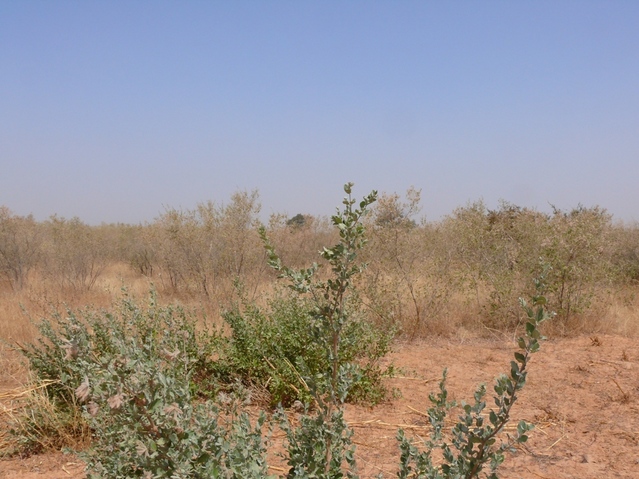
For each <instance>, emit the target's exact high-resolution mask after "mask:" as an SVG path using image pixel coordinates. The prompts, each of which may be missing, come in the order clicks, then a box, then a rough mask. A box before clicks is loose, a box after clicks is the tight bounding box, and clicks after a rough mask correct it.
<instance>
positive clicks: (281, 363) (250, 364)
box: [216, 291, 393, 406]
mask: <svg viewBox="0 0 639 479" xmlns="http://www.w3.org/2000/svg"><path fill="white" fill-rule="evenodd" d="M313 308H314V306H313V303H312V301H311V300H310V299H308V298H302V297H299V296H298V295H295V294H291V293H290V292H286V291H283V292H279V293H278V294H276V295H275V296H274V297H273V298H272V299H271V300H270V301H269V304H268V307H267V308H266V310H265V309H260V308H258V307H257V306H255V305H254V304H250V303H248V302H245V303H244V304H243V305H242V306H236V307H235V308H233V309H231V310H230V311H228V312H226V313H225V314H224V319H225V321H226V322H227V324H228V325H229V326H230V329H231V337H230V341H229V344H228V349H227V353H226V354H224V356H223V359H221V360H220V362H219V363H218V364H217V366H216V367H217V368H219V370H220V371H221V372H220V376H223V375H224V373H223V371H226V372H228V373H229V376H228V377H227V379H226V380H227V382H232V378H233V377H239V378H241V380H243V381H244V382H247V383H249V384H253V385H257V386H261V387H264V388H266V389H268V391H269V392H270V395H271V402H272V404H274V405H276V404H282V405H284V406H290V405H291V404H293V402H295V401H296V400H301V401H302V402H309V401H310V400H311V396H310V392H309V390H308V387H307V385H306V383H305V381H304V379H303V377H302V375H300V372H301V371H303V372H304V374H303V375H306V376H309V375H310V376H312V377H315V376H317V375H318V374H322V373H325V372H326V371H329V370H330V363H329V362H328V358H327V356H326V354H325V351H324V350H323V349H322V347H321V345H320V344H319V343H318V342H317V341H314V340H313V339H312V335H313V327H314V324H315V317H314V315H313ZM355 308H356V306H355V305H353V306H351V310H353V316H355ZM392 336H393V333H392V331H382V330H379V329H378V328H375V327H374V326H373V325H371V324H370V323H369V322H367V321H365V320H364V319H360V320H355V319H353V320H352V321H350V322H349V323H348V324H347V325H346V326H345V328H344V331H343V332H342V339H341V349H340V362H341V363H354V364H356V365H357V367H358V369H359V372H360V374H359V378H360V379H359V380H358V381H357V382H356V383H355V384H353V389H352V390H351V392H350V394H349V400H353V401H356V400H360V401H365V402H372V403H375V402H379V401H380V400H382V399H383V398H384V396H385V390H384V388H383V386H382V382H381V380H382V377H383V375H384V370H382V369H381V367H380V365H379V360H380V359H381V358H382V357H384V356H385V355H386V354H387V353H388V351H389V349H390V342H391V340H392Z"/></svg>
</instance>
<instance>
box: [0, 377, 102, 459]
mask: <svg viewBox="0 0 639 479" xmlns="http://www.w3.org/2000/svg"><path fill="white" fill-rule="evenodd" d="M49 384H51V381H32V382H29V383H28V385H27V386H22V387H19V388H14V389H11V390H6V391H3V392H1V393H0V425H2V427H0V456H4V455H15V454H19V455H21V456H29V455H32V454H38V453H42V452H53V451H60V450H61V449H62V448H64V447H68V448H73V449H82V448H84V447H86V446H87V445H88V444H89V442H90V440H91V431H90V430H89V428H88V426H87V424H86V422H85V421H84V419H83V418H82V416H81V412H80V409H79V408H77V407H74V408H68V410H67V411H62V410H61V409H60V408H59V407H57V406H56V405H55V404H54V403H53V401H52V400H51V398H50V397H49V395H48V394H47V390H46V387H47V386H48V385H49Z"/></svg>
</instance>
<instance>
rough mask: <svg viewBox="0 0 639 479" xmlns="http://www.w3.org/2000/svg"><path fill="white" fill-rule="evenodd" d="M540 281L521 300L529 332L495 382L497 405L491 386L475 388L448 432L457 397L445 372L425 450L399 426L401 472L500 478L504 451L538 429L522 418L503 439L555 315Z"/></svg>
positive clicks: (417, 476)
mask: <svg viewBox="0 0 639 479" xmlns="http://www.w3.org/2000/svg"><path fill="white" fill-rule="evenodd" d="M535 285H536V287H537V291H538V294H537V295H536V296H534V297H533V298H532V304H531V305H528V304H527V303H526V302H525V301H524V300H520V302H521V305H522V308H523V309H524V311H525V313H526V316H527V323H526V335H525V337H521V338H519V341H518V345H519V349H520V351H518V352H516V353H515V359H514V361H511V363H510V374H509V375H505V374H503V375H501V376H499V377H498V378H497V380H496V382H495V386H494V391H495V397H494V400H495V405H496V406H497V408H496V409H491V410H489V411H488V413H486V412H485V410H486V401H485V397H486V387H485V385H481V386H480V387H479V388H478V389H477V391H476V392H475V395H474V401H473V403H472V404H467V403H464V402H462V403H461V409H462V414H461V416H459V421H458V422H457V423H456V424H455V425H454V426H453V428H452V432H451V433H450V435H446V434H444V432H445V420H446V417H447V416H448V413H449V411H450V410H451V408H453V407H455V406H456V404H455V402H453V401H448V391H447V389H446V371H444V374H443V378H442V381H441V382H440V385H439V389H440V390H439V393H438V394H437V395H434V394H431V395H430V396H429V399H430V401H431V403H432V404H433V405H432V407H431V408H430V409H429V410H428V417H429V420H430V423H431V425H432V427H433V430H432V433H431V436H430V439H429V440H427V441H425V449H424V450H423V451H420V450H419V448H417V447H416V446H414V445H413V444H412V442H411V441H410V440H409V439H408V438H407V437H406V435H405V434H404V431H403V430H401V429H400V430H399V431H398V434H397V439H398V441H399V445H400V450H401V458H400V470H399V472H398V474H397V477H399V478H400V479H409V478H411V479H448V478H451V479H452V478H464V479H471V478H478V477H482V476H481V475H482V474H483V475H484V477H487V478H488V479H497V477H498V476H497V472H496V471H497V468H498V467H499V465H500V464H501V463H502V462H503V461H504V453H505V452H506V451H509V450H512V449H513V446H514V445H515V444H518V443H523V442H526V441H527V440H528V436H527V433H528V432H529V431H530V430H532V429H533V425H532V424H528V423H526V422H525V421H520V422H519V424H518V425H517V432H516V434H515V435H514V436H512V437H511V436H508V438H507V440H505V441H499V442H498V440H499V437H500V435H501V434H502V433H503V430H504V426H506V424H507V423H508V422H509V420H510V414H511V410H512V407H513V405H514V404H515V402H516V401H517V398H518V393H519V391H520V390H521V389H522V388H523V387H524V385H525V384H526V376H527V368H528V364H529V360H530V356H531V355H532V354H533V353H535V352H537V351H538V350H539V344H540V341H541V340H542V339H544V338H543V336H541V333H540V332H539V325H540V324H541V323H542V322H543V321H545V320H547V319H548V318H549V317H550V316H551V315H550V314H549V313H548V312H547V311H546V309H545V304H546V298H545V297H544V296H543V289H544V285H543V277H542V279H539V280H536V281H535ZM437 450H441V454H442V459H443V461H442V462H441V464H435V463H434V461H433V457H432V454H433V452H434V451H437Z"/></svg>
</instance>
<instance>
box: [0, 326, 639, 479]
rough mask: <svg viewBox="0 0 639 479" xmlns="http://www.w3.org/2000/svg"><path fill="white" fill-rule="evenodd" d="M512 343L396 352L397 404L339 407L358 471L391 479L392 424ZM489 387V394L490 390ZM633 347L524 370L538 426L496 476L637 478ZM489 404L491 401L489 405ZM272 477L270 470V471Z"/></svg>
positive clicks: (60, 462)
mask: <svg viewBox="0 0 639 479" xmlns="http://www.w3.org/2000/svg"><path fill="white" fill-rule="evenodd" d="M514 350H515V347H514V345H513V343H512V342H495V341H490V342H488V341H480V340H476V339H472V340H466V341H462V340H441V341H439V342H432V343H411V344H404V345H402V344H400V345H397V347H396V351H395V353H393V355H392V361H393V363H394V364H395V365H396V366H397V367H399V368H401V371H402V372H401V374H400V377H396V378H394V379H392V380H390V381H389V382H390V386H391V387H394V388H397V389H398V390H399V391H400V392H401V397H400V398H398V399H394V400H392V401H389V402H388V403H385V404H382V405H380V406H377V407H375V408H365V407H358V406H348V407H347V419H348V421H349V422H350V424H351V425H352V426H353V427H354V429H355V443H356V444H357V456H358V457H357V458H358V465H359V473H360V477H362V478H373V477H376V476H377V475H378V474H379V473H380V472H383V473H384V476H385V477H387V478H390V477H395V472H396V467H397V466H396V464H397V458H398V455H399V453H398V449H397V442H396V440H395V435H396V433H397V428H398V427H399V426H401V427H403V428H404V429H405V430H406V431H407V432H408V433H409V434H413V435H420V436H422V437H424V436H427V434H428V428H427V427H426V424H427V421H426V418H425V417H424V416H423V415H422V414H420V412H424V411H425V410H426V409H427V408H428V407H429V404H428V394H429V393H430V392H432V391H434V390H436V389H437V387H438V381H439V378H440V377H441V371H442V369H443V368H448V373H449V375H448V378H449V380H448V389H449V394H450V395H451V396H452V398H454V399H456V400H458V401H459V400H462V399H470V398H472V394H473V392H474V390H475V388H476V386H477V385H478V384H479V383H481V382H486V383H491V382H492V380H493V379H494V378H495V377H496V376H497V375H498V374H499V373H501V372H506V371H507V370H508V369H509V364H510V360H511V358H512V354H513V352H514ZM491 390H492V389H491V388H489V391H491ZM638 399H639V342H638V341H637V340H636V339H629V338H623V337H618V336H604V335H599V336H596V337H595V336H591V337H579V338H572V339H560V340H552V341H547V342H545V343H544V344H543V345H542V350H541V352H540V353H538V354H536V355H535V356H534V358H533V360H532V363H531V365H530V369H529V375H528V383H527V385H526V387H525V388H524V390H523V391H522V392H521V394H520V399H519V401H518V403H517V404H516V406H515V407H514V409H513V411H514V412H513V424H516V421H518V420H519V419H525V420H527V421H530V422H533V423H535V424H536V425H537V427H536V429H535V430H534V431H533V432H532V434H531V438H530V440H529V441H528V442H527V443H526V445H525V446H524V447H521V448H519V449H518V450H517V452H516V453H515V454H510V455H508V456H507V457H506V461H505V463H504V465H503V466H502V468H501V469H500V476H501V477H503V478H526V479H528V478H530V479H533V478H547V479H555V478H583V479H587V478H593V479H594V478H597V479H600V478H639V401H638ZM489 405H490V402H489ZM273 472H274V473H277V472H278V471H277V470H274V471H273ZM41 477H42V478H51V479H61V478H65V479H66V478H75V479H80V478H83V477H84V473H83V466H82V464H81V463H80V462H79V461H78V460H77V459H75V458H74V457H73V456H64V455H62V454H49V455H43V456H36V457H32V458H29V459H24V460H20V459H10V460H2V461H0V478H3V479H4V478H7V479H9V478H11V479H18V478H20V479H33V478H41Z"/></svg>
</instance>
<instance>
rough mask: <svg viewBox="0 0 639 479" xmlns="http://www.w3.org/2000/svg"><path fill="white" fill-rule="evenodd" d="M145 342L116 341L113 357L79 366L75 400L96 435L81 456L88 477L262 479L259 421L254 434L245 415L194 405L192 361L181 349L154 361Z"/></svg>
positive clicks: (209, 403)
mask: <svg viewBox="0 0 639 479" xmlns="http://www.w3.org/2000/svg"><path fill="white" fill-rule="evenodd" d="M169 334H170V333H169ZM147 339H149V340H147V341H140V340H139V339H138V338H117V339H116V340H115V341H114V346H115V348H116V354H115V355H113V356H111V357H110V358H108V359H106V358H105V360H102V361H100V362H87V361H83V360H80V361H79V362H80V363H81V365H82V366H83V367H84V371H85V379H84V380H83V382H82V383H81V384H80V386H78V388H77V389H76V390H75V394H76V396H77V397H78V399H79V400H81V401H83V402H84V404H85V411H86V413H85V417H86V419H87V421H88V422H89V424H90V425H91V428H92V430H93V431H94V435H93V436H94V439H93V443H92V445H91V447H90V448H89V449H88V451H86V452H85V453H83V454H82V457H83V458H84V459H85V460H86V462H87V468H88V470H89V472H90V473H89V477H92V478H102V477H144V478H151V477H153V478H174V477H225V478H226V477H229V478H230V477H233V478H256V479H257V478H264V477H267V465H266V459H265V451H266V449H265V444H264V441H263V439H262V426H263V424H264V422H265V416H264V415H261V416H260V418H259V419H258V421H257V422H256V424H255V425H254V426H253V425H252V424H251V422H250V420H249V417H248V415H247V414H245V413H241V414H239V415H237V414H236V413H235V411H234V410H233V409H232V410H231V411H230V412H226V413H225V414H223V413H222V412H221V411H220V409H219V408H218V406H216V405H215V404H214V403H213V402H212V401H206V402H202V403H197V402H196V401H194V399H195V398H194V397H193V396H192V394H191V387H190V384H189V383H190V381H189V380H190V376H191V374H192V371H193V369H192V367H191V366H192V358H190V357H189V356H188V355H187V354H185V351H182V350H180V349H176V350H175V351H166V352H164V353H163V354H162V355H161V356H160V355H158V354H157V351H156V350H155V344H154V339H152V338H147ZM225 418H226V420H225Z"/></svg>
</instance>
